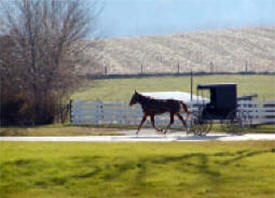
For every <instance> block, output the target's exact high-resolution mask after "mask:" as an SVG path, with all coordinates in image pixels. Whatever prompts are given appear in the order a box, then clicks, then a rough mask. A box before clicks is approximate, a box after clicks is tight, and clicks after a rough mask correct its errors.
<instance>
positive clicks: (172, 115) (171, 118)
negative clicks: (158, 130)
mask: <svg viewBox="0 0 275 198" xmlns="http://www.w3.org/2000/svg"><path fill="white" fill-rule="evenodd" d="M173 123H174V113H170V123H169V124H168V125H167V127H166V129H165V131H164V134H166V133H167V131H168V129H169V128H170V126H171V125H172V124H173Z"/></svg>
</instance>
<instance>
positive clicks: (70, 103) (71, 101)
mask: <svg viewBox="0 0 275 198" xmlns="http://www.w3.org/2000/svg"><path fill="white" fill-rule="evenodd" d="M72 103H73V100H72V99H70V101H69V112H70V124H72V120H73V119H72Z"/></svg>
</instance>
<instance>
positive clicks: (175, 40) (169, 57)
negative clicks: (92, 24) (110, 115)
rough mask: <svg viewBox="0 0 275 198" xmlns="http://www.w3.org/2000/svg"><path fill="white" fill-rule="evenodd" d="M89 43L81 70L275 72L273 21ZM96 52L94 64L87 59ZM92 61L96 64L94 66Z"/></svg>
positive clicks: (97, 71) (117, 72)
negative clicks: (270, 24)
mask: <svg viewBox="0 0 275 198" xmlns="http://www.w3.org/2000/svg"><path fill="white" fill-rule="evenodd" d="M98 44H99V45H100V46H101V47H100V48H99V49H98V48H94V47H90V48H88V49H87V50H86V53H85V57H83V63H82V65H83V66H84V67H82V68H81V73H91V74H92V73H104V72H105V69H104V68H105V67H106V68H107V73H108V74H137V73H140V72H141V65H142V69H143V72H144V73H169V72H173V73H175V72H177V71H178V65H179V69H180V72H189V71H190V69H191V68H192V69H193V71H198V72H199V71H204V72H211V71H213V72H240V71H245V70H246V68H247V70H248V71H255V72H266V71H272V72H275V26H274V27H262V28H239V29H227V30H216V31H205V32H188V33H183V34H173V35H161V36H142V37H137V38H110V39H103V40H100V41H99V43H98ZM91 57H96V60H97V64H92V62H94V61H91V60H90V59H91ZM94 65H97V66H94Z"/></svg>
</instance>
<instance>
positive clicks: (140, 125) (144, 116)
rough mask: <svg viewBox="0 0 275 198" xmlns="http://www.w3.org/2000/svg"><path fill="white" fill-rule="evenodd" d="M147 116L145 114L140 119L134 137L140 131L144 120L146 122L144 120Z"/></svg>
mask: <svg viewBox="0 0 275 198" xmlns="http://www.w3.org/2000/svg"><path fill="white" fill-rule="evenodd" d="M147 116H148V115H147V114H144V115H143V118H142V120H141V122H140V124H139V126H138V130H137V132H136V135H138V133H139V131H140V129H141V127H142V125H143V123H144V122H145V120H146V118H147Z"/></svg>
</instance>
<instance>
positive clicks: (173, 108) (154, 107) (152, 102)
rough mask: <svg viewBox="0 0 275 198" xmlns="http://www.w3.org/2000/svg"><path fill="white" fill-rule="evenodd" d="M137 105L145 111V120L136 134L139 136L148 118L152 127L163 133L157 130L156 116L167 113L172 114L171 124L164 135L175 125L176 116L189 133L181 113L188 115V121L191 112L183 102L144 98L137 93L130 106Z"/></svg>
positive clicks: (133, 96) (160, 130)
mask: <svg viewBox="0 0 275 198" xmlns="http://www.w3.org/2000/svg"><path fill="white" fill-rule="evenodd" d="M137 103H139V104H140V105H141V107H142V111H143V118H142V120H141V122H140V124H139V126H138V129H137V132H136V134H137V135H138V133H139V131H140V129H141V127H142V125H143V123H144V122H145V121H146V119H147V117H148V116H150V118H151V124H152V127H153V128H154V129H156V130H157V131H159V132H162V129H160V128H157V127H156V126H155V115H158V114H163V113H166V112H169V113H170V123H169V124H168V125H167V127H166V128H165V130H164V134H166V133H167V131H168V129H169V128H170V126H171V125H172V124H173V123H174V115H176V116H177V117H178V118H179V119H180V120H181V122H182V124H183V126H184V127H185V128H186V131H187V132H188V130H187V125H186V122H185V120H184V119H183V117H182V115H181V114H180V112H181V111H182V110H184V111H185V112H186V113H187V117H186V120H187V119H188V118H189V116H190V111H189V110H188V108H187V105H186V104H185V103H184V102H183V101H180V100H173V99H167V100H161V99H154V98H151V97H148V96H143V95H142V94H140V93H138V92H137V91H135V93H134V94H133V95H132V98H131V100H130V103H129V106H132V105H135V104H137Z"/></svg>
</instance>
